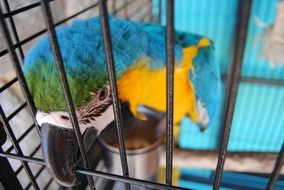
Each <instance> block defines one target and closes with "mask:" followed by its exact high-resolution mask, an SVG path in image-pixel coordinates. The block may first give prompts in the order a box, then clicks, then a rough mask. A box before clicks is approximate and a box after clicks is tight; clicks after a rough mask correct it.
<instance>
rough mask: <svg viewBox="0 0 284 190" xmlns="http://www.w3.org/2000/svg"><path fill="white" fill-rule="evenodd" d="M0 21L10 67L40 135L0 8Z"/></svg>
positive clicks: (34, 111)
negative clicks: (11, 66) (13, 71)
mask: <svg viewBox="0 0 284 190" xmlns="http://www.w3.org/2000/svg"><path fill="white" fill-rule="evenodd" d="M0 21H1V27H0V28H1V32H2V36H3V37H4V40H5V42H6V44H7V48H8V52H9V55H10V59H11V62H12V65H13V67H14V70H15V71H16V74H17V78H18V80H19V83H20V86H21V88H22V91H23V93H24V96H25V99H26V100H27V103H28V107H29V110H30V112H31V116H32V119H33V121H34V123H35V126H36V129H37V132H38V134H39V135H40V129H39V127H38V125H37V122H36V118H35V114H36V108H35V106H34V102H33V99H32V96H31V94H30V91H29V89H28V85H27V82H26V80H25V77H24V74H23V71H22V68H21V65H20V62H19V60H18V57H17V55H16V52H15V49H14V47H13V43H12V40H11V37H10V34H9V30H8V28H7V25H6V22H5V19H4V17H3V12H2V8H1V6H0Z"/></svg>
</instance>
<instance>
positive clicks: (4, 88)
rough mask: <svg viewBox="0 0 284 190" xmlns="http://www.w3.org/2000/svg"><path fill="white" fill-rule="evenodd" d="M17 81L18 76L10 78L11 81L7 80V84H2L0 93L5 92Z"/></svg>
mask: <svg viewBox="0 0 284 190" xmlns="http://www.w3.org/2000/svg"><path fill="white" fill-rule="evenodd" d="M17 81H18V79H17V77H15V78H13V79H12V80H10V81H9V82H7V83H6V84H4V85H3V86H1V88H0V93H2V92H4V90H6V89H8V88H9V87H10V86H12V85H13V84H15V83H16V82H17Z"/></svg>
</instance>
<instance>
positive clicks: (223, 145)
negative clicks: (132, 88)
mask: <svg viewBox="0 0 284 190" xmlns="http://www.w3.org/2000/svg"><path fill="white" fill-rule="evenodd" d="M51 1H54V0H40V2H37V3H34V4H30V5H28V6H25V7H22V8H19V9H17V10H13V11H10V7H9V2H8V0H3V4H4V7H5V9H6V10H7V13H3V11H2V10H3V9H2V6H1V7H0V21H1V31H2V33H3V36H4V39H5V43H6V45H7V49H4V50H2V51H1V52H0V56H4V55H6V54H9V56H10V59H11V62H12V64H13V66H14V70H15V71H16V74H17V77H16V78H13V79H12V80H10V81H9V82H8V83H6V84H5V85H3V86H2V87H1V88H0V93H2V92H4V91H5V90H6V89H8V88H9V87H10V86H11V85H13V84H15V83H16V82H19V83H20V86H21V88H22V91H23V94H24V96H25V99H26V102H25V103H23V104H22V105H21V106H19V107H18V108H17V109H16V110H15V111H14V112H13V113H12V114H10V115H9V116H6V115H5V113H4V111H3V109H2V107H1V106H0V116H1V122H0V125H1V126H0V129H1V130H0V135H1V139H2V138H3V139H6V138H7V136H8V138H9V139H10V141H11V142H12V146H11V147H10V148H8V150H7V151H6V152H4V151H3V150H2V148H0V166H1V168H2V167H4V166H5V168H6V169H7V171H6V172H7V174H9V175H11V176H12V178H11V179H12V180H11V181H5V182H7V184H4V185H8V186H9V187H12V186H13V187H14V186H15V187H19V185H20V184H19V181H18V180H17V176H16V174H17V173H18V172H14V171H13V170H12V168H11V166H10V165H7V163H9V162H8V160H7V158H13V159H17V160H20V161H21V162H22V166H21V169H24V170H25V171H26V173H27V175H28V176H29V179H30V183H29V184H28V186H27V187H26V188H29V187H30V186H33V187H34V188H35V189H39V187H38V184H37V182H36V176H37V175H39V174H40V173H41V171H42V170H43V168H44V166H45V162H44V160H42V159H38V158H33V154H31V155H29V156H25V155H23V153H22V151H21V148H20V147H19V142H20V141H21V140H22V139H23V138H25V137H26V136H27V134H28V133H29V132H30V131H31V130H32V129H33V128H34V127H35V128H36V129H37V132H38V134H39V135H40V128H39V126H38V125H37V123H36V119H35V113H36V108H35V106H34V103H33V99H32V96H31V94H30V92H29V90H28V87H27V83H26V81H25V78H24V75H23V72H22V69H21V61H19V58H18V54H19V55H20V58H21V59H23V58H24V53H23V49H22V45H24V44H25V43H27V42H29V41H31V40H33V39H34V38H36V37H38V36H40V35H42V34H43V33H45V32H47V33H48V35H49V37H50V39H51V42H52V43H51V44H52V49H53V52H54V54H55V58H56V65H57V69H58V72H59V74H60V81H61V84H62V89H63V92H64V95H65V100H66V103H67V107H68V110H69V113H70V118H71V120H72V124H73V127H74V131H75V134H76V138H77V142H78V145H79V148H80V151H81V153H82V158H83V162H84V166H85V168H77V173H81V174H85V175H87V176H89V177H88V181H89V185H90V186H91V187H92V188H95V187H94V184H93V180H92V178H91V176H95V177H102V178H105V179H110V180H116V181H120V182H124V183H125V184H136V185H143V186H145V187H149V188H157V189H185V188H180V187H175V186H172V168H173V165H172V158H173V95H174V90H173V77H174V73H173V68H174V53H173V47H174V0H167V1H166V2H167V3H166V4H167V8H166V18H167V24H166V34H167V35H166V52H167V53H166V55H167V60H166V66H167V67H166V68H167V112H166V115H167V122H166V123H167V132H166V155H167V156H166V163H167V164H166V183H165V184H161V183H154V182H149V181H145V180H139V179H134V178H131V177H129V173H128V164H127V159H126V153H125V145H124V137H123V134H124V131H123V127H122V126H123V121H122V119H121V113H120V112H121V111H120V103H119V101H118V94H117V86H116V79H115V68H114V60H113V55H112V45H111V36H110V32H109V30H110V29H109V24H108V19H107V14H108V10H107V6H106V3H107V2H106V0H99V1H98V2H96V3H94V4H92V5H90V6H89V7H87V8H85V9H83V10H81V11H79V12H77V13H75V14H73V15H71V16H69V17H67V18H65V19H63V20H61V21H59V22H57V23H53V20H52V14H51V11H50V7H49V3H50V2H51ZM252 1H253V0H240V2H239V7H238V11H237V14H238V16H239V17H238V18H239V20H238V22H237V23H236V26H237V27H236V36H235V42H236V43H235V47H234V52H233V59H232V62H231V64H230V69H229V75H227V76H224V78H225V79H226V93H225V94H226V99H225V106H224V110H223V117H222V127H223V128H222V135H221V141H220V146H219V155H218V163H217V167H216V170H215V176H214V183H213V189H216V190H217V189H219V187H220V185H221V179H222V173H223V169H224V168H223V167H224V163H225V160H226V153H227V146H228V142H229V136H230V129H231V125H232V118H233V114H234V106H235V102H236V96H237V92H238V85H239V83H240V82H241V81H250V82H253V83H262V84H273V85H279V86H283V85H284V81H277V80H271V79H259V78H250V77H241V76H240V70H241V66H242V58H243V54H244V48H245V43H246V34H247V31H248V23H249V16H250V11H251V5H252ZM133 2H135V1H127V0H124V4H123V5H122V6H121V7H119V8H117V9H113V10H115V11H114V12H113V14H114V15H115V14H117V13H118V12H119V11H122V10H127V9H125V7H127V6H129V5H130V4H131V3H133ZM39 6H41V8H42V13H43V15H44V19H45V24H46V29H44V30H41V31H39V32H37V33H35V34H32V35H30V36H29V37H27V38H26V39H24V40H22V41H20V40H19V37H18V33H17V29H16V27H15V23H14V20H13V16H14V15H17V14H20V13H22V12H25V11H28V10H31V9H33V8H35V7H39ZM97 6H99V9H100V17H101V25H102V33H103V39H104V47H105V54H106V63H107V67H108V74H109V81H110V86H111V90H112V100H113V105H114V116H115V121H116V126H117V133H118V139H119V150H120V157H121V165H122V168H123V175H122V176H119V175H114V174H109V173H104V172H99V171H93V170H90V169H88V163H87V159H86V154H85V150H84V147H83V144H82V137H81V134H80V130H79V127H78V121H77V118H76V114H75V109H74V105H73V102H72V97H71V93H70V89H69V86H68V81H67V78H66V74H65V71H64V67H63V64H62V58H61V54H60V49H59V48H58V42H57V39H56V35H55V34H56V33H55V27H56V26H58V25H60V24H63V23H65V22H67V21H68V20H70V19H72V18H74V17H76V16H78V15H80V14H82V13H84V12H86V11H88V10H90V9H92V8H95V7H97ZM113 6H115V3H113ZM158 6H159V13H158V19H157V20H158V22H160V21H161V0H159V1H158ZM124 14H125V17H126V18H128V17H129V11H125V12H124ZM152 16H153V15H152ZM6 20H8V21H9V23H10V25H11V27H12V35H13V38H14V39H15V43H13V41H12V37H11V34H10V32H9V29H8V27H7V21H6ZM16 51H18V53H17V52H16ZM25 107H28V108H29V110H30V112H31V115H32V119H33V121H34V124H33V125H31V126H30V127H29V128H28V130H27V131H26V132H25V133H24V134H22V135H21V136H20V137H19V138H18V139H16V137H15V135H14V134H13V130H12V129H11V126H10V124H9V120H10V119H11V118H13V117H14V116H15V115H17V114H18V113H19V112H20V111H21V110H22V109H24V108H25ZM2 126H3V129H5V132H4V131H3V130H2ZM4 142H5V141H4ZM1 145H2V142H1ZM39 146H40V145H39ZM283 147H284V145H283V144H282V148H281V150H280V151H279V153H278V156H277V161H276V163H275V166H274V168H273V172H272V173H271V175H270V178H269V182H268V183H267V187H266V189H269V190H270V189H273V187H274V186H275V184H276V182H277V178H278V176H279V174H280V169H281V167H282V165H283V163H284V148H283ZM13 149H15V150H16V151H17V154H13V153H10V152H11V151H12V150H13ZM34 153H35V152H34ZM27 162H31V163H36V164H40V165H42V167H41V169H40V171H39V172H38V173H37V174H36V175H33V174H32V172H31V170H30V168H29V166H28V165H27ZM21 169H20V170H21ZM0 176H3V174H2V173H1V172H0ZM4 177H5V175H4ZM51 182H52V178H51V179H50V180H49V182H48V184H50V183H51ZM48 184H47V186H46V187H44V188H48ZM21 188H23V187H21ZM126 188H129V185H127V186H126Z"/></svg>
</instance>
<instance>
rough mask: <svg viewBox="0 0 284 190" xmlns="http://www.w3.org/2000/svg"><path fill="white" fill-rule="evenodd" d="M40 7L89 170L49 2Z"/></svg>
mask: <svg viewBox="0 0 284 190" xmlns="http://www.w3.org/2000/svg"><path fill="white" fill-rule="evenodd" d="M41 6H42V12H43V16H44V21H45V24H46V26H47V31H48V35H49V38H50V40H51V46H52V51H53V54H54V55H55V60H56V68H57V71H58V74H59V77H60V83H61V87H62V90H63V93H64V99H65V101H66V104H67V108H68V112H69V115H70V119H71V123H72V127H73V129H74V131H75V135H76V139H77V143H78V146H79V150H80V153H81V156H82V160H83V163H84V167H85V168H89V167H88V160H87V156H86V151H85V149H84V146H83V141H82V136H81V132H80V129H79V123H78V120H77V115H76V111H75V107H74V104H73V100H72V96H71V92H70V88H69V84H68V81H67V77H66V73H65V70H64V66H63V61H62V57H61V53H60V49H59V45H58V41H57V37H56V32H55V27H54V24H53V19H52V15H51V11H50V7H49V1H47V0H41ZM87 177H88V181H89V185H90V187H92V188H94V189H95V185H94V181H93V179H92V178H91V177H90V176H87Z"/></svg>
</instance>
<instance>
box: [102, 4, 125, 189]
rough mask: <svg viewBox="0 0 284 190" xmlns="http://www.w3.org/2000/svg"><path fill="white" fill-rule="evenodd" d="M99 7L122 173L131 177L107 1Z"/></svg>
mask: <svg viewBox="0 0 284 190" xmlns="http://www.w3.org/2000/svg"><path fill="white" fill-rule="evenodd" d="M99 8H100V19H101V28H102V34H103V40H104V49H105V55H106V63H107V70H108V77H109V83H110V88H111V95H112V103H113V113H114V119H115V123H116V131H117V137H118V144H119V153H120V160H121V167H122V173H123V176H124V177H129V172H128V164H127V158H126V151H125V144H124V129H123V122H122V115H121V106H120V103H119V100H118V90H117V84H116V74H115V65H114V59H113V52H112V43H111V36H110V35H111V34H110V27H109V21H108V14H107V13H108V11H107V6H106V2H105V1H104V0H99ZM125 187H126V189H130V186H129V184H128V185H126V186H125Z"/></svg>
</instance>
